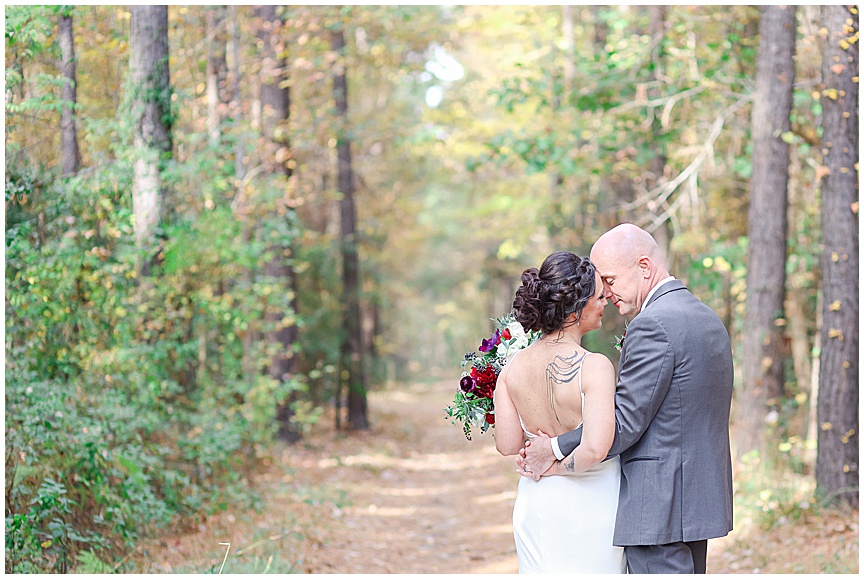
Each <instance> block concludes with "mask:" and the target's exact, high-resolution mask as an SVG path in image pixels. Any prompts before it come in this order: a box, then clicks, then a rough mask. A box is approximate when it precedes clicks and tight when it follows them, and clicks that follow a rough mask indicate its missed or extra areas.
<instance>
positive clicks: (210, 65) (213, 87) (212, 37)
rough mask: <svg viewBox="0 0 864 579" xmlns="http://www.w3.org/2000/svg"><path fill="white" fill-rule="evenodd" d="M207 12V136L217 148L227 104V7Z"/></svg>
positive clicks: (217, 7) (209, 8) (214, 8)
mask: <svg viewBox="0 0 864 579" xmlns="http://www.w3.org/2000/svg"><path fill="white" fill-rule="evenodd" d="M206 10H207V136H208V140H209V143H210V146H212V147H216V146H218V145H219V141H220V140H221V138H222V113H221V111H220V109H221V108H222V105H223V104H224V103H225V102H226V100H227V99H226V98H225V92H226V90H225V88H226V87H225V82H226V79H227V70H228V64H227V61H226V56H225V51H226V46H227V42H226V40H225V37H226V35H225V30H224V29H225V6H211V7H208V8H206Z"/></svg>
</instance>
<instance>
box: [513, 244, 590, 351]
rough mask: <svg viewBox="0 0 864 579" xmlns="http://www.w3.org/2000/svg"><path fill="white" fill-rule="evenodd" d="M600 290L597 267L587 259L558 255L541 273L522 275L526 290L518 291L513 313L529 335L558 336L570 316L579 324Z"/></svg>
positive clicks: (548, 260)
mask: <svg viewBox="0 0 864 579" xmlns="http://www.w3.org/2000/svg"><path fill="white" fill-rule="evenodd" d="M595 290H596V285H595V280H594V264H593V263H591V261H590V260H589V259H588V258H587V257H579V256H578V255H576V254H575V253H570V252H569V251H556V252H555V253H553V254H552V255H550V256H549V257H547V258H546V259H545V261H543V265H541V266H540V269H539V270H538V269H537V268H536V267H529V268H528V269H526V270H525V271H524V272H523V273H522V287H520V288H519V289H517V290H516V298H515V299H514V300H513V312H514V314H515V315H516V320H517V321H518V322H519V323H520V324H522V327H523V328H525V331H526V332H527V331H529V330H532V331H535V332H536V331H541V332H543V333H544V334H551V333H553V332H557V331H558V330H561V329H562V328H563V327H564V323H565V322H566V320H567V318H568V317H570V314H573V313H575V314H576V321H577V322H578V321H579V319H580V318H581V317H582V309H583V308H584V307H585V304H587V303H588V300H589V299H591V296H593V295H594V291H595Z"/></svg>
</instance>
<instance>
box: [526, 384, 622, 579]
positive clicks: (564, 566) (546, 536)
mask: <svg viewBox="0 0 864 579" xmlns="http://www.w3.org/2000/svg"><path fill="white" fill-rule="evenodd" d="M577 382H578V384H579V390H580V392H581V390H582V373H581V371H580V373H579V378H578V381H577ZM582 405H583V408H584V405H585V394H584V393H582ZM519 421H520V422H521V421H522V418H521V417H520V418H519ZM522 430H525V425H524V423H523V425H522ZM525 434H526V435H527V436H528V437H529V438H532V437H533V436H534V435H533V434H531V433H530V432H528V431H527V430H526V431H525ZM620 480H621V462H620V459H619V458H618V457H617V456H616V457H614V458H612V459H609V460H607V461H605V462H601V463H600V464H598V465H595V466H594V467H592V468H591V469H589V470H587V471H585V472H584V473H581V474H578V475H568V476H548V477H543V478H541V479H540V480H539V481H534V480H532V479H530V478H526V477H521V478H520V480H519V488H518V493H517V495H516V503H515V504H514V505H513V535H514V537H515V539H516V554H517V556H518V558H519V572H520V573H625V572H626V568H627V563H626V559H625V558H624V548H623V547H615V546H614V545H612V534H613V531H614V529H615V514H616V512H617V510H618V490H619V485H620Z"/></svg>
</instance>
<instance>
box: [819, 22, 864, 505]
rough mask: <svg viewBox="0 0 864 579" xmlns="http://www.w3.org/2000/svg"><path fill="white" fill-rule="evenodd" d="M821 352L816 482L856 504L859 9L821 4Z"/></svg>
mask: <svg viewBox="0 0 864 579" xmlns="http://www.w3.org/2000/svg"><path fill="white" fill-rule="evenodd" d="M822 14H823V19H824V25H825V27H826V28H827V29H828V37H827V39H826V41H825V45H824V48H823V57H822V79H823V82H824V84H825V88H824V89H823V91H822V95H823V96H822V128H823V132H822V143H823V147H824V148H823V153H824V154H825V165H826V166H827V168H828V169H829V171H830V172H828V173H827V174H826V175H825V176H824V177H823V179H822V242H823V246H824V250H823V253H822V276H823V277H822V294H823V296H822V297H823V302H822V303H823V306H822V307H823V310H822V321H823V324H822V336H821V337H822V353H821V356H820V361H819V362H820V364H819V365H820V372H819V383H820V387H819V406H818V421H819V442H818V454H817V457H816V484H817V488H818V489H820V490H821V492H823V493H825V494H826V495H828V496H829V497H836V498H839V499H840V500H842V501H844V502H846V503H848V504H851V505H854V506H856V507H857V506H858V74H859V72H858V43H857V38H858V12H857V10H856V11H855V12H854V13H853V12H852V11H850V10H849V7H848V6H823V7H822Z"/></svg>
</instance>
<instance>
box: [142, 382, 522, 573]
mask: <svg viewBox="0 0 864 579" xmlns="http://www.w3.org/2000/svg"><path fill="white" fill-rule="evenodd" d="M453 388H454V385H453V384H452V383H437V384H419V385H415V386H412V387H405V388H403V389H401V390H397V391H391V392H376V393H373V394H371V396H370V400H369V408H370V420H371V422H372V428H371V430H370V431H369V432H364V433H357V434H353V435H351V436H344V435H340V434H337V433H335V432H334V431H333V429H332V427H331V425H330V421H325V420H322V423H321V424H320V425H319V426H317V427H316V430H317V431H316V432H314V433H313V434H312V435H311V436H310V437H309V438H308V439H307V440H306V441H305V442H304V443H303V444H301V445H297V446H293V447H288V448H285V449H284V450H283V453H282V456H281V457H280V458H279V460H278V461H276V462H274V464H273V465H272V466H271V468H270V469H269V470H268V472H266V473H264V474H262V475H258V477H257V479H258V480H261V481H263V483H264V486H265V489H266V490H265V491H264V495H265V500H266V501H267V506H266V508H265V509H264V510H263V512H261V513H254V512H252V513H239V514H238V513H234V512H232V511H231V509H229V511H228V512H226V513H221V514H219V515H217V516H213V517H210V518H209V519H208V520H207V521H206V522H205V524H202V525H201V527H200V532H198V533H192V534H189V535H184V536H179V537H169V538H162V539H160V540H158V541H156V542H153V543H151V544H148V545H145V546H143V547H142V549H141V554H140V557H141V558H142V563H143V565H142V572H150V573H152V572H175V573H176V572H189V573H192V572H202V571H206V570H209V569H213V568H214V567H215V570H216V571H218V570H219V567H220V566H221V564H222V560H223V558H224V553H225V549H226V546H219V543H221V542H231V550H230V551H229V555H228V559H227V561H226V563H225V567H224V571H223V572H226V573H227V572H229V571H230V572H259V573H260V572H263V571H264V570H265V569H266V570H267V571H268V572H276V573H278V572H282V573H285V572H295V573H296V572H301V573H460V574H463V573H515V572H517V571H518V565H517V562H516V552H515V547H514V545H513V534H512V527H511V514H512V505H513V500H514V498H515V496H516V484H517V482H518V478H519V475H517V474H516V473H515V467H514V463H513V460H512V459H507V458H504V457H502V456H500V455H499V454H498V453H497V452H496V451H495V447H494V441H493V440H492V437H491V434H490V433H487V434H485V435H482V436H481V435H479V434H476V435H475V436H474V437H473V438H474V440H472V441H467V440H465V437H464V435H463V434H462V431H461V428H459V427H457V426H452V425H451V424H450V422H449V420H447V419H445V418H444V411H443V409H444V407H445V406H446V405H447V403H448V402H449V401H450V400H452V395H453V392H454V391H453ZM145 552H146V553H147V554H146V555H145ZM271 557H272V559H271ZM268 561H270V564H269V567H268V566H267V562H268Z"/></svg>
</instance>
